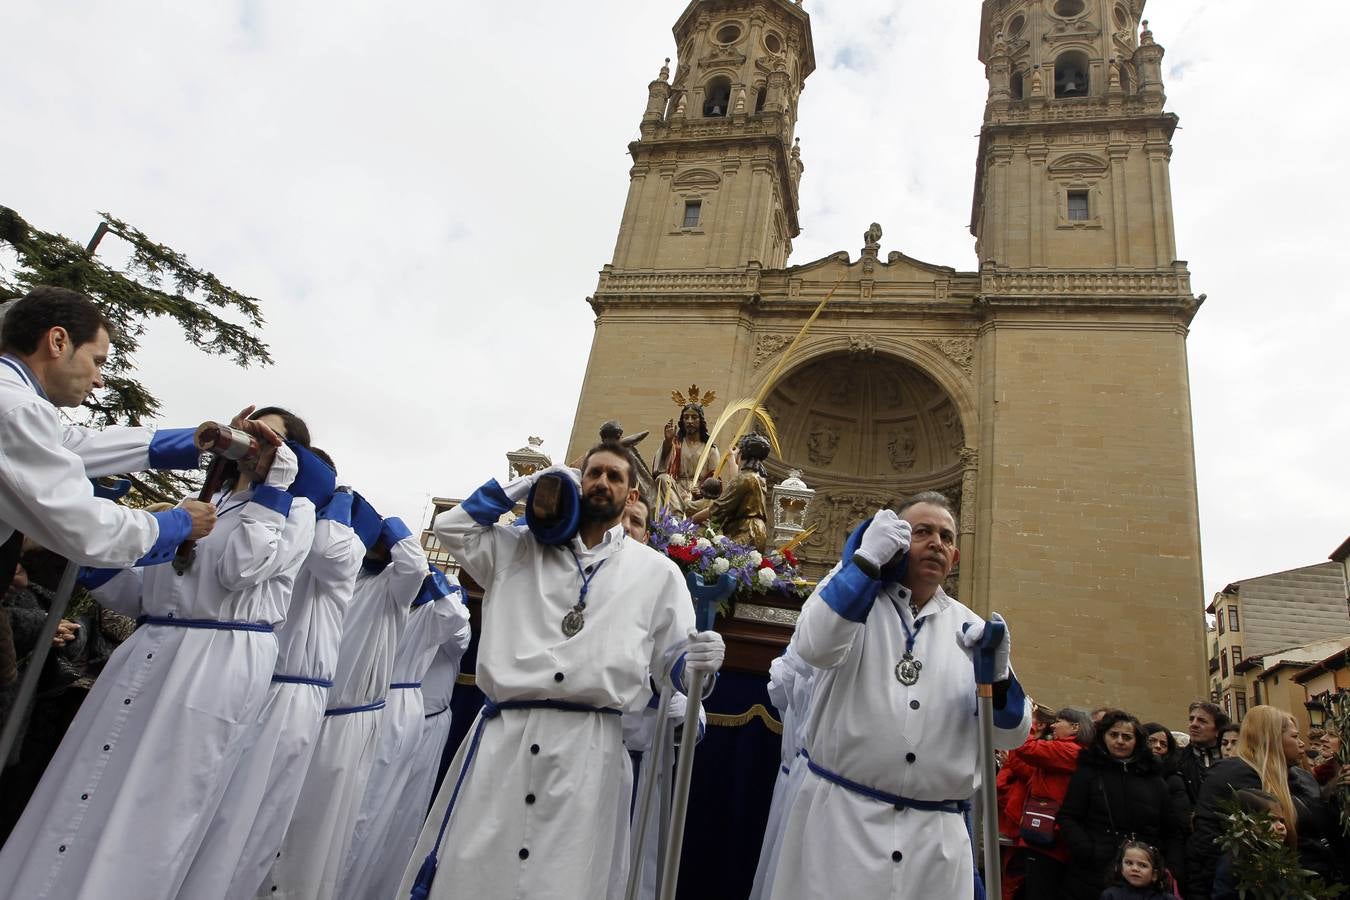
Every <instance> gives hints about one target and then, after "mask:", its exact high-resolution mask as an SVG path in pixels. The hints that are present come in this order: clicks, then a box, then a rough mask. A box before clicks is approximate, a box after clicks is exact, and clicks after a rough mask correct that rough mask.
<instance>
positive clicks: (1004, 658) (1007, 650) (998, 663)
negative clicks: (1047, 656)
mask: <svg viewBox="0 0 1350 900" xmlns="http://www.w3.org/2000/svg"><path fill="white" fill-rule="evenodd" d="M989 621H991V622H1003V617H1002V616H1000V615H999V614H998V613H990V614H989ZM984 625H985V623H984V622H975V623H973V624H972V625H970V626H969V627H967V628H966V630H965V631H963V632H961V643H962V644H963V645H964V646H965V648H966V649H967V650H975V649H976V648H977V647H979V645H980V641H981V640H983V638H984ZM976 652H979V651H978V650H976ZM1011 655H1012V631H1011V630H1010V629H1009V628H1008V623H1007V622H1003V642H1002V643H1000V644H999V645H998V646H997V647H995V648H994V680H995V681H1007V680H1008V676H1009V674H1010V673H1011V670H1010V668H1009V663H1008V659H1009V657H1010V656H1011Z"/></svg>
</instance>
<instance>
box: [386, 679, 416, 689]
mask: <svg viewBox="0 0 1350 900" xmlns="http://www.w3.org/2000/svg"><path fill="white" fill-rule="evenodd" d="M421 686H422V682H420V681H395V682H394V683H393V684H391V685H389V689H390V690H410V689H412V688H420V687H421Z"/></svg>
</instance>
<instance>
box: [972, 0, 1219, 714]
mask: <svg viewBox="0 0 1350 900" xmlns="http://www.w3.org/2000/svg"><path fill="white" fill-rule="evenodd" d="M1145 3H1146V0H985V2H984V5H983V10H982V17H981V29H980V45H979V50H980V52H979V57H980V60H981V61H982V62H983V63H984V64H985V68H986V73H987V76H988V80H989V94H988V102H987V103H986V106H985V115H984V124H983V127H982V129H981V132H980V144H979V152H978V159H977V163H976V173H975V192H974V204H973V210H972V218H971V231H972V232H973V233H974V235H975V237H976V252H977V255H978V259H979V266H980V268H979V275H980V293H979V296H978V297H977V299H976V307H977V310H978V318H979V324H978V327H977V331H976V335H977V337H976V341H977V347H978V353H979V355H980V357H981V359H982V361H983V365H982V376H981V383H980V396H979V404H980V409H979V421H980V432H981V433H980V444H981V456H982V460H986V461H987V462H988V463H989V464H988V465H984V466H982V467H981V472H980V490H979V497H980V518H981V521H985V522H988V523H990V526H991V527H989V528H985V529H983V530H982V531H981V533H980V541H979V545H978V548H977V550H976V552H975V556H976V568H977V574H976V585H975V587H976V594H977V596H978V597H979V599H980V600H981V601H982V605H983V604H985V603H987V604H988V605H987V607H986V608H992V609H998V610H1000V611H1002V612H1004V613H1005V614H1008V619H1009V621H1010V622H1016V623H1017V629H1016V630H1017V632H1018V638H1019V641H1018V642H1019V644H1020V645H1021V646H1022V647H1024V648H1028V649H1033V650H1035V651H1036V652H1034V653H1032V654H1027V653H1025V652H1024V653H1022V654H1019V656H1020V658H1021V659H1022V660H1023V661H1024V663H1025V665H1023V666H1020V667H1019V671H1020V670H1021V669H1026V670H1028V671H1027V672H1026V675H1027V676H1028V677H1027V678H1024V682H1026V683H1028V685H1029V689H1030V690H1032V691H1033V692H1034V691H1035V690H1036V689H1037V688H1038V687H1042V686H1049V685H1060V686H1064V685H1072V686H1073V687H1072V688H1071V689H1070V690H1067V691H1065V690H1063V689H1060V690H1059V691H1058V693H1059V694H1060V695H1061V696H1058V697H1056V699H1055V701H1053V702H1056V703H1060V704H1061V705H1062V704H1063V703H1066V702H1067V703H1078V702H1085V701H1087V700H1089V699H1090V698H1119V702H1121V703H1127V704H1129V708H1131V709H1149V710H1160V709H1165V708H1168V705H1169V704H1170V705H1171V706H1172V707H1175V706H1176V704H1178V703H1181V702H1182V701H1183V700H1187V699H1198V698H1201V697H1202V696H1203V695H1204V672H1203V665H1204V659H1203V655H1202V647H1203V642H1202V641H1203V637H1202V633H1203V628H1204V622H1203V616H1202V615H1201V613H1200V609H1201V606H1202V604H1203V588H1202V581H1201V569H1200V538H1199V521H1198V519H1199V515H1198V510H1197V501H1196V487H1195V462H1194V449H1193V442H1192V431H1191V410H1190V385H1189V375H1188V372H1187V362H1186V336H1187V333H1188V331H1189V326H1190V322H1191V319H1192V317H1193V316H1194V314H1195V312H1196V310H1197V308H1198V307H1199V304H1200V301H1199V300H1197V299H1196V298H1195V297H1193V296H1192V294H1191V285H1190V273H1189V271H1188V270H1187V267H1186V263H1185V262H1184V261H1181V260H1178V259H1177V258H1176V257H1177V253H1176V240H1175V234H1174V230H1173V223H1172V196H1171V186H1170V182H1169V177H1168V166H1169V160H1170V159H1171V156H1172V137H1173V134H1174V132H1175V131H1176V128H1177V121H1178V120H1177V117H1176V116H1175V115H1174V114H1172V113H1171V112H1168V111H1167V110H1166V109H1165V102H1166V96H1165V94H1164V92H1163V79H1162V59H1163V48H1162V47H1161V46H1159V45H1158V44H1157V43H1156V41H1155V40H1154V37H1153V34H1152V32H1151V31H1150V30H1149V28H1148V23H1147V22H1144V21H1142V17H1143V13H1144V5H1145ZM1141 26H1142V28H1141ZM1203 299H1204V298H1203V296H1202V297H1201V298H1200V300H1203ZM1024 636H1025V637H1026V638H1027V641H1026V642H1023V640H1022V639H1023V637H1024ZM1049 647H1055V648H1061V649H1062V652H1060V650H1056V652H1053V653H1049V652H1044V651H1045V650H1047V649H1048V648H1049ZM1164 647H1165V648H1166V649H1164ZM1176 708H1179V707H1176Z"/></svg>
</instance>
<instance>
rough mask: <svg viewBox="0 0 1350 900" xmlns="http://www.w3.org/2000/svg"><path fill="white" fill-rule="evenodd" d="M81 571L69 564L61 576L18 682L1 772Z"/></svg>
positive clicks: (0, 743) (3, 739) (0, 733)
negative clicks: (21, 678) (35, 642)
mask: <svg viewBox="0 0 1350 900" xmlns="http://www.w3.org/2000/svg"><path fill="white" fill-rule="evenodd" d="M79 572H80V567H79V566H77V565H76V564H75V563H73V562H68V563H66V568H65V571H63V572H62V573H61V581H60V583H59V584H58V585H57V588H56V599H54V600H53V601H52V606H51V609H49V610H47V618H46V620H45V621H44V622H43V623H42V633H41V634H39V635H38V640H37V646H35V647H34V648H33V652H32V653H31V654H29V656H28V668H26V669H24V672H23V681H21V682H20V683H19V693H18V695H17V696H15V698H14V706H13V708H12V709H10V711H9V718H7V719H5V727H4V729H3V730H0V772H2V771H3V769H4V767H5V765H6V764H8V762H9V754H10V751H11V750H13V749H14V742H15V741H17V740H18V737H19V726H20V724H21V723H22V722H23V721H24V717H25V715H26V714H27V712H28V704H29V703H31V702H33V695H35V694H36V693H37V685H38V678H39V677H40V676H41V675H42V668H43V666H45V665H46V663H47V654H48V653H49V652H51V649H52V638H54V637H55V636H56V628H57V626H58V625H60V624H61V617H62V616H64V615H65V614H66V607H67V606H69V605H70V597H71V595H72V594H73V593H75V576H76V575H78V574H79ZM0 615H3V613H0Z"/></svg>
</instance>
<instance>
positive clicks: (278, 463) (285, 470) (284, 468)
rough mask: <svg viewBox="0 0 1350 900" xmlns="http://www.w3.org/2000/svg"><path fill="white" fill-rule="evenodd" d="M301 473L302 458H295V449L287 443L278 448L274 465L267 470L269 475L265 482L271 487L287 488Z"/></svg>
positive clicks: (273, 459) (273, 461)
mask: <svg viewBox="0 0 1350 900" xmlns="http://www.w3.org/2000/svg"><path fill="white" fill-rule="evenodd" d="M299 474H300V460H298V459H296V458H295V451H294V450H292V449H291V448H290V447H287V446H286V445H285V444H282V445H281V446H280V447H277V449H276V456H274V457H273V458H272V467H271V468H270V469H268V470H267V477H266V478H265V479H264V480H263V483H264V484H266V485H268V486H269V487H274V488H277V489H278V490H282V491H284V490H286V488H288V487H290V486H291V482H292V481H295V476H296V475H299Z"/></svg>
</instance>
